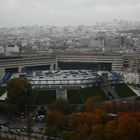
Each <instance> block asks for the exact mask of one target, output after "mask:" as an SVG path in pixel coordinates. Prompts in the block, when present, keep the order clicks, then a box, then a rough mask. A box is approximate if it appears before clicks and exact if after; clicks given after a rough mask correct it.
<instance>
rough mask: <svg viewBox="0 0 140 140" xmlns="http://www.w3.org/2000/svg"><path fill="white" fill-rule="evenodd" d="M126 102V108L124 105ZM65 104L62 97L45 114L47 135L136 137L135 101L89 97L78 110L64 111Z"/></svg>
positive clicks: (110, 139) (139, 130) (79, 139)
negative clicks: (126, 101) (104, 99)
mask: <svg viewBox="0 0 140 140" xmlns="http://www.w3.org/2000/svg"><path fill="white" fill-rule="evenodd" d="M66 104H67V108H65V107H66V106H65V105H66ZM63 105H64V106H63ZM122 105H124V108H121V107H122ZM127 106H129V108H127V109H126V107H127ZM130 106H131V107H130ZM50 107H51V106H50ZM69 107H70V106H68V103H67V102H66V101H64V100H58V101H56V102H55V103H53V106H52V107H51V111H49V112H48V113H47V114H46V126H47V129H46V134H47V135H50V136H59V137H63V139H64V140H94V139H95V140H105V139H106V140H139V138H140V112H139V111H138V110H139V109H140V103H139V102H133V103H122V102H115V101H112V102H104V101H103V100H102V98H100V97H91V98H89V99H88V100H87V101H86V102H85V104H84V107H82V109H81V110H80V111H78V112H70V111H69V113H68V112H67V110H70V108H69ZM120 108H121V109H120ZM129 109H130V110H129ZM65 111H66V112H65ZM112 113H115V114H112Z"/></svg>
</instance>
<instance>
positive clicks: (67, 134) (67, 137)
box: [62, 130, 80, 140]
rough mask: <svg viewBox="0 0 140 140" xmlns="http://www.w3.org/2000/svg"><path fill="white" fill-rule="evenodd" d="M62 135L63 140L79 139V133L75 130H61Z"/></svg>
mask: <svg viewBox="0 0 140 140" xmlns="http://www.w3.org/2000/svg"><path fill="white" fill-rule="evenodd" d="M62 137H63V139H64V140H80V135H79V134H78V132H76V131H67V130H65V131H63V132H62Z"/></svg>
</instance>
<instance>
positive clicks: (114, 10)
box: [0, 0, 140, 26]
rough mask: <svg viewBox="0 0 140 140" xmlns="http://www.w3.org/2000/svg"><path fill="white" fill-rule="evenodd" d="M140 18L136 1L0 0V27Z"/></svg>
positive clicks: (139, 10) (139, 5)
mask: <svg viewBox="0 0 140 140" xmlns="http://www.w3.org/2000/svg"><path fill="white" fill-rule="evenodd" d="M115 18H116V19H124V20H130V21H131V20H132V21H139V20H140V0H0V26H20V25H35V24H39V25H78V24H80V25H81V24H85V25H92V24H94V23H95V22H96V21H108V20H112V19H115Z"/></svg>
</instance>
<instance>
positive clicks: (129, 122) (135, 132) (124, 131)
mask: <svg viewBox="0 0 140 140" xmlns="http://www.w3.org/2000/svg"><path fill="white" fill-rule="evenodd" d="M105 131H106V138H107V139H108V140H112V139H113V140H139V138H140V112H135V113H128V112H127V113H126V112H124V113H119V114H118V115H117V117H116V118H115V119H114V120H112V121H110V122H108V123H107V125H106V130H105Z"/></svg>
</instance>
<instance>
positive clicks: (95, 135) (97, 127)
mask: <svg viewBox="0 0 140 140" xmlns="http://www.w3.org/2000/svg"><path fill="white" fill-rule="evenodd" d="M90 139H91V140H104V126H103V125H102V124H94V125H92V130H91V134H90Z"/></svg>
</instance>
